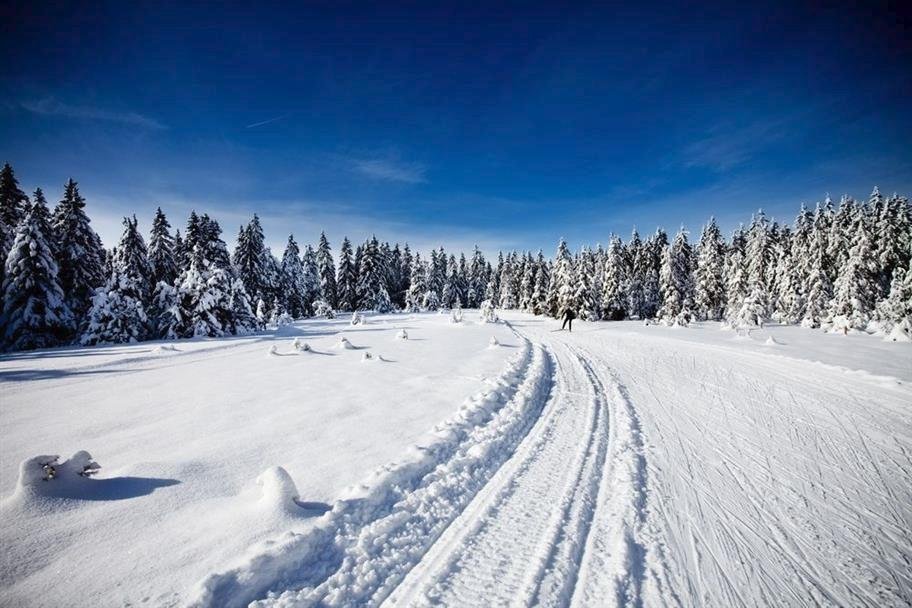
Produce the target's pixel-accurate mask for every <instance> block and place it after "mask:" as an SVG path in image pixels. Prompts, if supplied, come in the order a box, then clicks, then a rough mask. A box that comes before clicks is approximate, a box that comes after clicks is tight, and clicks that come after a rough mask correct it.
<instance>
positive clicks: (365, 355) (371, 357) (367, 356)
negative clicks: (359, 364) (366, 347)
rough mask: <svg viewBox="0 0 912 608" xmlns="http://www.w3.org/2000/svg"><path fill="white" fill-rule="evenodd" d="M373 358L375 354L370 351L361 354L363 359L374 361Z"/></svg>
mask: <svg viewBox="0 0 912 608" xmlns="http://www.w3.org/2000/svg"><path fill="white" fill-rule="evenodd" d="M373 359H374V356H373V355H372V354H370V351H366V352H365V353H364V354H363V355H361V360H362V361H373Z"/></svg>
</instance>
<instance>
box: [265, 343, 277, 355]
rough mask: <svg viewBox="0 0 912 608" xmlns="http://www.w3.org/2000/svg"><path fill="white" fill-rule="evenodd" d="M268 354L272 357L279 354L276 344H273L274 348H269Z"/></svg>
mask: <svg viewBox="0 0 912 608" xmlns="http://www.w3.org/2000/svg"><path fill="white" fill-rule="evenodd" d="M267 354H270V355H277V354H279V347H278V346H276V345H275V344H273V345H272V346H270V347H269V351H268V352H267Z"/></svg>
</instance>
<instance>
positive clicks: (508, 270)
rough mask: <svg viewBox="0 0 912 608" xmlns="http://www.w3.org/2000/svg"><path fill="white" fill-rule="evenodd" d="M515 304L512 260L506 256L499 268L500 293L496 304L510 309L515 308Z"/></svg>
mask: <svg viewBox="0 0 912 608" xmlns="http://www.w3.org/2000/svg"><path fill="white" fill-rule="evenodd" d="M516 305H517V302H516V292H515V291H514V290H513V260H512V259H511V257H510V256H507V258H506V259H505V260H504V263H503V266H502V268H501V270H500V294H499V299H498V303H497V306H498V307H499V308H502V309H504V310H510V309H512V308H516Z"/></svg>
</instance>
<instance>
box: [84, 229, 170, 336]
mask: <svg viewBox="0 0 912 608" xmlns="http://www.w3.org/2000/svg"><path fill="white" fill-rule="evenodd" d="M123 225H124V232H123V235H122V236H121V237H120V243H119V244H118V245H117V253H116V254H115V256H114V261H113V269H112V273H111V276H110V277H109V278H108V280H107V281H106V283H105V285H104V286H103V287H99V288H98V289H96V290H95V293H94V294H93V296H92V306H91V308H90V309H89V313H88V317H87V320H86V327H85V329H84V330H83V331H82V335H81V336H80V343H81V344H83V345H91V344H120V343H125V342H130V343H132V342H139V341H141V340H145V339H146V338H147V337H148V335H149V319H148V317H147V315H146V306H145V303H146V301H147V300H148V298H149V296H150V291H151V288H150V277H151V274H152V270H151V266H150V265H149V261H148V258H147V255H146V245H145V242H144V241H143V238H142V236H141V235H140V234H139V229H138V224H137V221H136V217H135V216H134V217H133V219H132V220H131V219H130V218H128V217H125V218H124V220H123Z"/></svg>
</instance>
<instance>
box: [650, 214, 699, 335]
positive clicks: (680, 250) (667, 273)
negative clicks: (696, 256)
mask: <svg viewBox="0 0 912 608" xmlns="http://www.w3.org/2000/svg"><path fill="white" fill-rule="evenodd" d="M692 265H693V261H692V251H691V248H690V244H689V243H688V242H687V233H686V232H685V231H684V228H683V227H682V228H681V229H680V230H679V231H678V234H677V235H675V240H674V242H673V243H672V245H671V246H668V247H666V248H665V250H664V251H663V255H662V272H661V275H660V277H659V281H660V283H659V284H660V291H661V294H662V306H661V308H660V309H659V312H658V318H659V320H661V321H662V322H663V323H665V324H668V325H687V324H689V323H690V321H691V320H692V319H693V279H692V276H691V272H692V270H691V268H692Z"/></svg>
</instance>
